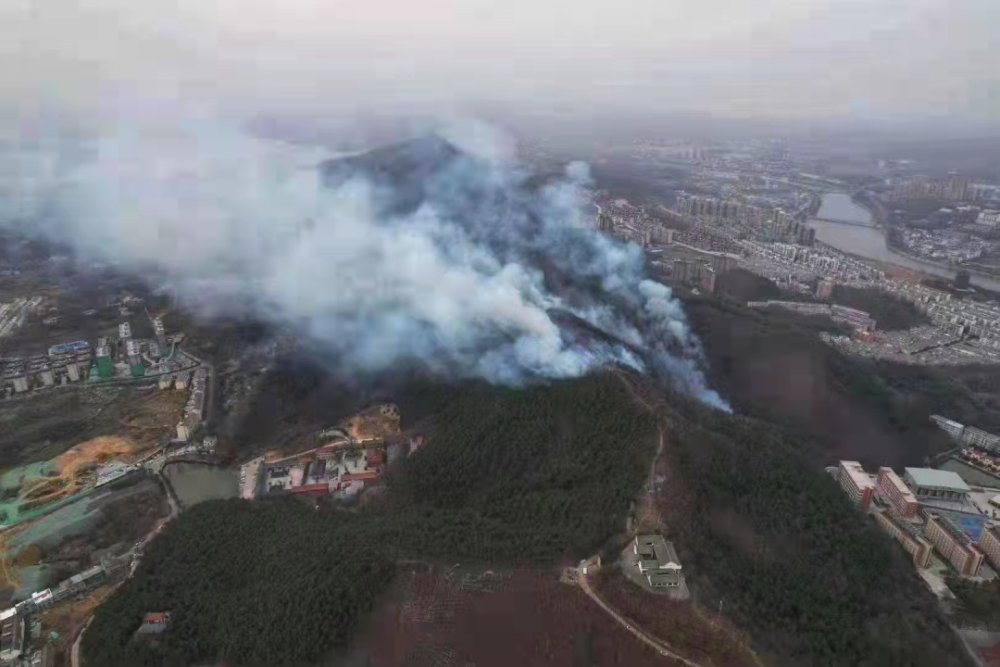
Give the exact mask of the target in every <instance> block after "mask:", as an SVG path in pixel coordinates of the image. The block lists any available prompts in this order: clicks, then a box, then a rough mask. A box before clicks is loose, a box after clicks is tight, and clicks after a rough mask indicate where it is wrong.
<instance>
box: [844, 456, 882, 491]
mask: <svg viewBox="0 0 1000 667" xmlns="http://www.w3.org/2000/svg"><path fill="white" fill-rule="evenodd" d="M840 467H841V468H842V469H843V471H844V472H846V473H847V474H848V475H849V476H850V477H851V480H852V481H853V482H854V485H855V486H856V487H858V488H859V489H869V488H875V482H873V481H872V478H871V477H869V476H868V473H866V472H865V469H864V468H862V467H861V464H860V463H858V462H857V461H841V462H840Z"/></svg>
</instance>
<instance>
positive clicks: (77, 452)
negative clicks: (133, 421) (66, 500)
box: [21, 435, 136, 502]
mask: <svg viewBox="0 0 1000 667" xmlns="http://www.w3.org/2000/svg"><path fill="white" fill-rule="evenodd" d="M135 449H136V445H135V443H134V442H133V441H132V440H129V439H128V438H122V437H120V436H117V435H105V436H100V437H97V438H94V439H92V440H87V441H85V442H81V443H80V444H78V445H74V446H73V447H70V448H69V449H67V450H66V451H65V452H63V453H62V454H60V455H59V456H57V457H56V458H54V459H53V460H52V462H51V466H52V467H53V468H54V469H55V470H56V471H57V473H58V475H56V476H54V477H49V478H47V479H43V480H39V481H38V482H36V483H35V484H32V485H31V486H29V487H27V488H26V489H24V490H23V491H22V493H21V496H22V497H23V498H30V499H32V500H45V501H46V502H51V501H53V500H58V499H59V498H62V497H64V496H67V495H70V494H72V493H76V492H77V491H79V490H80V487H81V484H80V481H79V478H78V471H79V470H80V468H82V467H84V466H87V465H90V464H94V463H104V462H105V461H108V460H110V459H113V458H115V457H117V456H124V455H128V454H131V453H132V452H134V451H135Z"/></svg>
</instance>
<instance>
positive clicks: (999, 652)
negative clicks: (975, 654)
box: [979, 644, 1000, 667]
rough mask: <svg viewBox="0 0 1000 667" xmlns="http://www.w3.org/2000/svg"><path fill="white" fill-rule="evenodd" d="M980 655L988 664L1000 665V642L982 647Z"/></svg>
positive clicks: (994, 666)
mask: <svg viewBox="0 0 1000 667" xmlns="http://www.w3.org/2000/svg"><path fill="white" fill-rule="evenodd" d="M979 655H980V657H982V659H983V661H984V662H985V663H986V664H987V665H991V666H992V667H1000V644H994V645H993V646H984V647H982V648H980V649H979Z"/></svg>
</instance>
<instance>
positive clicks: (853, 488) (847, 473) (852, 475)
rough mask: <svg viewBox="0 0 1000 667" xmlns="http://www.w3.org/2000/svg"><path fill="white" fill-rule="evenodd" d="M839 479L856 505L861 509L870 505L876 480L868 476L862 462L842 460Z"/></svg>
mask: <svg viewBox="0 0 1000 667" xmlns="http://www.w3.org/2000/svg"><path fill="white" fill-rule="evenodd" d="M837 481H839V482H840V486H841V487H843V489H844V491H846V492H847V495H848V496H850V498H851V500H852V501H853V502H854V504H855V505H857V506H858V507H860V508H861V509H865V508H867V507H868V503H869V502H871V499H872V492H873V491H874V490H875V482H873V481H872V478H871V477H869V476H868V473H866V472H865V470H864V468H862V467H861V464H860V463H858V462H857V461H841V462H840V470H839V472H838V475H837Z"/></svg>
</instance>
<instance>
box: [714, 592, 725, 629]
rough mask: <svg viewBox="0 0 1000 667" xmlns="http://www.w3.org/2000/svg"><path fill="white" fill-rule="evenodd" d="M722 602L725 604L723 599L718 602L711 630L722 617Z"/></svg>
mask: <svg viewBox="0 0 1000 667" xmlns="http://www.w3.org/2000/svg"><path fill="white" fill-rule="evenodd" d="M723 602H725V599H722V600H719V611H718V612H717V613H716V614H715V619H714V620H713V621H712V627H713V628H714V627H715V624H716V623H718V622H719V618H720V617H721V616H722V603H723Z"/></svg>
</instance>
